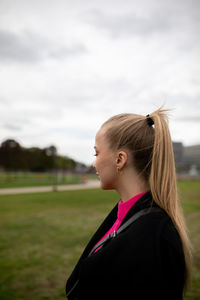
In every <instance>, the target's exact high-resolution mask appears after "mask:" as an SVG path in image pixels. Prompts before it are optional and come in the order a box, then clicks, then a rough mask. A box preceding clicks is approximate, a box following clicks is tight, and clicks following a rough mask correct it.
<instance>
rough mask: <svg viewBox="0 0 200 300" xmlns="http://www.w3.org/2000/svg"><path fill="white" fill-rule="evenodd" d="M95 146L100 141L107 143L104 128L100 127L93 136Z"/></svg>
mask: <svg viewBox="0 0 200 300" xmlns="http://www.w3.org/2000/svg"><path fill="white" fill-rule="evenodd" d="M95 143H96V146H99V145H100V144H101V143H107V141H106V138H105V129H104V128H100V129H99V131H98V132H97V134H96V137H95Z"/></svg>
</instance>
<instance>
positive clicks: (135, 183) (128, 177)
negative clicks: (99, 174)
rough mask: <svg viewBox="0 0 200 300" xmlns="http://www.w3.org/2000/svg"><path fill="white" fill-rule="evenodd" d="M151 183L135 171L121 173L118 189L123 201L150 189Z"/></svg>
mask: <svg viewBox="0 0 200 300" xmlns="http://www.w3.org/2000/svg"><path fill="white" fill-rule="evenodd" d="M149 189H150V188H149V185H148V183H146V182H145V181H144V180H142V179H141V178H140V177H139V176H138V175H137V174H136V173H134V172H131V173H130V172H126V173H124V174H123V173H122V174H119V180H118V183H117V186H116V191H117V192H118V194H119V195H120V198H121V200H122V201H123V202H126V201H127V200H129V199H131V198H132V197H134V196H136V195H137V194H140V193H143V192H147V191H149Z"/></svg>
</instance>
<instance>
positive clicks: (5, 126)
mask: <svg viewBox="0 0 200 300" xmlns="http://www.w3.org/2000/svg"><path fill="white" fill-rule="evenodd" d="M3 127H4V128H5V129H8V130H11V131H20V130H21V129H22V128H21V127H20V126H16V125H13V124H4V126H3Z"/></svg>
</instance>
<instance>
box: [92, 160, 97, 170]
mask: <svg viewBox="0 0 200 300" xmlns="http://www.w3.org/2000/svg"><path fill="white" fill-rule="evenodd" d="M92 166H93V168H95V169H96V162H95V161H94V162H93V164H92Z"/></svg>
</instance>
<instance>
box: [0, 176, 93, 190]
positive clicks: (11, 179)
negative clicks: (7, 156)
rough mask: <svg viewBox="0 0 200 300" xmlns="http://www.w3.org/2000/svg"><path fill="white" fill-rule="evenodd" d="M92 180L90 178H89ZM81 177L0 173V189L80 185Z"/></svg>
mask: <svg viewBox="0 0 200 300" xmlns="http://www.w3.org/2000/svg"><path fill="white" fill-rule="evenodd" d="M90 177H91V178H92V176H90ZM81 179H82V175H77V174H64V173H63V174H62V173H58V174H57V175H55V174H54V173H34V172H0V188H13V187H14V188H16V187H29V186H49V185H50V186H51V185H54V184H55V183H56V184H59V185H63V184H75V183H80V181H81Z"/></svg>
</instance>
